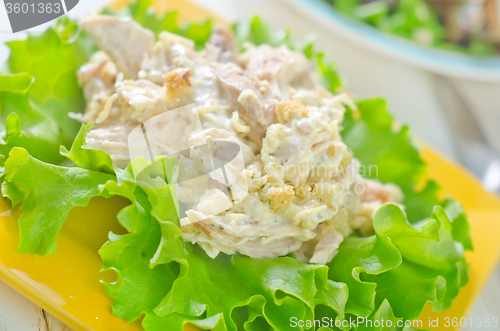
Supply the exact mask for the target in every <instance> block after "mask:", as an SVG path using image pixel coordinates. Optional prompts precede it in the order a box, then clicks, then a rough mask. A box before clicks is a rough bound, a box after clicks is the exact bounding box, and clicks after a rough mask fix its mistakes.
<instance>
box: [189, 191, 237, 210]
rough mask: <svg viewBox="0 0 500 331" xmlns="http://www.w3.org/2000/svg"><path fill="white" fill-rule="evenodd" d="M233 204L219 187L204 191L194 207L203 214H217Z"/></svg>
mask: <svg viewBox="0 0 500 331" xmlns="http://www.w3.org/2000/svg"><path fill="white" fill-rule="evenodd" d="M232 206H233V203H232V202H231V201H230V200H229V197H228V196H227V195H225V194H224V192H222V191H221V190H219V189H212V190H208V191H207V192H205V194H204V195H202V196H201V198H200V203H199V204H198V206H197V207H196V208H197V209H198V210H199V211H200V212H201V213H203V214H205V215H219V214H221V213H223V212H225V211H226V210H228V209H229V208H231V207H232Z"/></svg>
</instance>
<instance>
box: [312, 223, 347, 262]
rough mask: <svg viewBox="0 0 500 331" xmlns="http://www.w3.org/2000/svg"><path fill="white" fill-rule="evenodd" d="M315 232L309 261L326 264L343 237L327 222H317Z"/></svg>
mask: <svg viewBox="0 0 500 331" xmlns="http://www.w3.org/2000/svg"><path fill="white" fill-rule="evenodd" d="M316 233H317V237H316V238H315V240H316V241H317V244H316V247H315V248H314V254H313V256H312V258H311V259H310V260H309V263H317V264H327V263H328V262H330V261H331V260H332V259H333V257H334V256H335V255H336V254H337V252H338V248H339V246H340V244H341V243H342V241H343V240H344V237H343V236H342V235H341V234H340V233H339V232H337V230H336V229H335V226H333V224H330V223H329V222H324V223H321V224H319V225H318V227H317V228H316Z"/></svg>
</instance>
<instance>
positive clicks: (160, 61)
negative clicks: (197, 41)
mask: <svg viewBox="0 0 500 331" xmlns="http://www.w3.org/2000/svg"><path fill="white" fill-rule="evenodd" d="M193 58H201V57H200V56H199V55H198V54H197V53H196V52H195V49H194V42H193V41H192V40H190V39H187V38H184V37H181V36H179V35H176V34H173V33H170V32H167V31H163V32H161V33H160V34H159V36H158V42H156V44H155V45H154V49H153V55H152V56H148V57H146V58H145V60H144V61H143V62H142V66H141V71H140V72H139V77H140V78H142V79H148V80H151V81H152V82H154V83H156V84H163V81H164V77H165V75H166V74H167V72H169V71H170V70H173V69H176V68H180V67H183V68H186V69H190V70H192V69H193V68H194V65H195V64H196V63H195V61H193V60H192V59H193Z"/></svg>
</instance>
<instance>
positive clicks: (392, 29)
mask: <svg viewBox="0 0 500 331" xmlns="http://www.w3.org/2000/svg"><path fill="white" fill-rule="evenodd" d="M325 2H327V3H328V4H330V5H331V6H333V7H334V8H335V9H336V10H338V11H339V12H341V13H342V14H344V15H346V16H348V17H351V18H353V19H355V20H358V21H361V22H364V23H366V24H369V25H371V26H373V27H375V28H377V29H379V30H380V31H383V32H386V33H390V34H393V35H397V36H400V37H403V38H407V39H409V40H412V41H414V42H416V43H418V44H421V45H424V46H432V47H437V48H441V49H448V50H452V51H457V52H462V53H466V54H470V55H476V56H488V55H495V54H497V53H498V51H499V49H500V48H499V45H500V28H499V26H500V25H499V21H500V14H499V11H498V9H497V3H496V2H495V0H485V1H451V0H397V1H387V0H367V1H358V0H325Z"/></svg>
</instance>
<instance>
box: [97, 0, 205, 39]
mask: <svg viewBox="0 0 500 331" xmlns="http://www.w3.org/2000/svg"><path fill="white" fill-rule="evenodd" d="M152 3H153V0H138V1H136V2H133V3H131V4H130V5H129V7H128V8H127V9H126V10H124V11H120V12H115V11H112V10H110V9H104V11H103V13H104V14H107V15H121V16H131V17H132V18H133V19H134V20H135V21H136V22H137V23H139V24H141V25H142V26H143V27H145V28H147V29H149V30H151V31H153V32H154V33H155V34H156V35H158V34H160V32H162V31H168V32H172V33H175V34H178V35H180V36H183V37H186V38H189V39H191V40H193V41H194V42H195V45H196V48H197V49H201V48H203V47H204V46H205V43H206V42H207V41H208V38H209V37H210V34H211V33H212V28H213V23H212V21H211V20H210V19H207V20H205V21H204V22H200V23H193V22H183V23H181V24H179V23H178V22H177V20H178V12H177V11H168V12H167V13H165V14H163V15H158V14H157V13H156V12H155V11H153V10H151V8H150V7H151V4H152Z"/></svg>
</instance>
